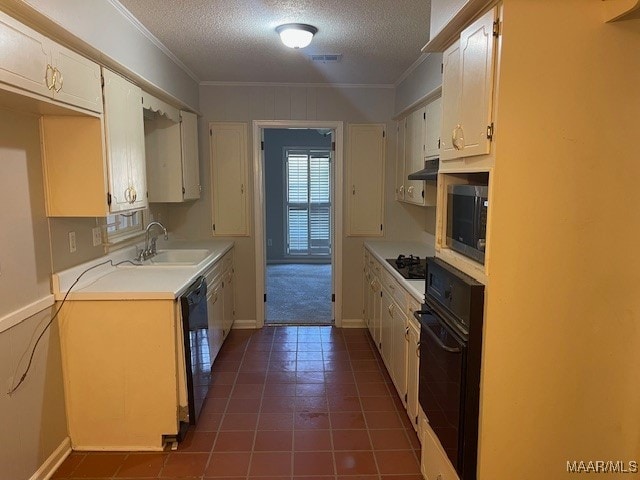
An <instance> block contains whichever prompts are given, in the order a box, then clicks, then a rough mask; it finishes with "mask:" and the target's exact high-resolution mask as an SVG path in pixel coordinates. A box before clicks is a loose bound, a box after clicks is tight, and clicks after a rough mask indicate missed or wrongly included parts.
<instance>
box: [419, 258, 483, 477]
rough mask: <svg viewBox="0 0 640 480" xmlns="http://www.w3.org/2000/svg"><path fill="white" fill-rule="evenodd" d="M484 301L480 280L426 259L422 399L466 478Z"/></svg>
mask: <svg viewBox="0 0 640 480" xmlns="http://www.w3.org/2000/svg"><path fill="white" fill-rule="evenodd" d="M483 305H484V286H483V285H482V284H480V283H478V282H476V281H475V280H473V279H472V278H471V277H469V276H467V275H465V274H464V273H463V272H460V271H459V270H457V269H455V268H454V267H452V266H450V265H448V264H447V263H445V262H443V261H441V260H440V259H437V258H429V259H428V261H427V279H426V293H425V304H424V305H423V306H422V309H421V310H420V311H419V312H415V316H416V318H417V319H418V320H419V321H420V367H419V390H418V399H419V402H420V406H421V407H422V409H423V410H424V413H425V414H426V416H427V419H428V421H429V425H430V426H431V428H432V429H433V431H434V433H435V434H436V435H437V437H438V439H439V440H440V443H441V444H442V447H443V448H444V450H445V452H446V454H447V456H448V457H449V459H450V460H451V463H452V464H453V466H454V467H455V469H456V471H457V472H458V475H459V476H460V478H461V479H462V480H468V479H469V480H470V479H475V476H476V464H477V458H476V457H477V445H478V408H479V394H480V360H481V353H482V315H483Z"/></svg>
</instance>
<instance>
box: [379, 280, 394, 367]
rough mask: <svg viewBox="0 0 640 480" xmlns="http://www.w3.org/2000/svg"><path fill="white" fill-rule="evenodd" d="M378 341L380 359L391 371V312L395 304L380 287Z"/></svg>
mask: <svg viewBox="0 0 640 480" xmlns="http://www.w3.org/2000/svg"><path fill="white" fill-rule="evenodd" d="M380 307H381V308H380V310H381V313H380V343H381V344H382V348H381V354H382V360H383V361H384V364H385V365H386V367H387V370H388V371H389V373H391V372H393V323H394V320H393V314H394V309H395V304H394V303H393V297H391V295H389V293H387V291H386V290H384V289H382V301H381V304H380Z"/></svg>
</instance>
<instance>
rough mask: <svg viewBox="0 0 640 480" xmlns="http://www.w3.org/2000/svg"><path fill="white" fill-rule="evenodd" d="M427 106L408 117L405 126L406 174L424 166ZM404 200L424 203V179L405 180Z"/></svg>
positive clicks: (418, 203)
mask: <svg viewBox="0 0 640 480" xmlns="http://www.w3.org/2000/svg"><path fill="white" fill-rule="evenodd" d="M425 111H426V110H425V107H422V108H419V109H417V110H414V111H413V112H412V113H411V114H409V116H408V117H407V119H406V120H407V124H406V127H405V136H406V137H405V145H406V148H405V162H404V168H405V176H406V175H409V174H410V173H413V172H417V171H418V170H422V169H423V168H424V135H425V122H426V120H425V115H426V114H425ZM404 182H405V183H404V200H405V202H409V203H413V204H416V205H424V181H423V180H409V179H407V178H405V180H404Z"/></svg>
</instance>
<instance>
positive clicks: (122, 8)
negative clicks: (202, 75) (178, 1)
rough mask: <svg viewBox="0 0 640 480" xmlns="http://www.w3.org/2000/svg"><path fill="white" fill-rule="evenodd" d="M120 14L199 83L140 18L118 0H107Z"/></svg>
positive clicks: (196, 77)
mask: <svg viewBox="0 0 640 480" xmlns="http://www.w3.org/2000/svg"><path fill="white" fill-rule="evenodd" d="M107 1H108V2H109V3H110V4H111V5H112V6H113V7H114V8H115V9H116V10H118V12H120V14H121V15H122V16H123V17H125V18H126V19H127V20H128V21H129V23H131V25H133V26H134V27H135V28H136V29H137V30H138V31H139V32H140V33H142V35H144V36H145V37H146V38H147V39H148V40H149V41H150V42H151V43H153V44H154V45H155V46H156V47H158V48H159V49H160V50H161V51H162V53H164V54H165V55H166V56H167V57H169V58H170V59H171V61H172V62H173V63H175V64H176V65H177V66H178V67H180V69H182V70H183V71H184V73H186V74H187V75H189V76H190V77H191V78H192V79H193V80H194V81H195V82H196V83H200V79H199V78H198V76H197V75H196V74H195V73H193V72H192V71H191V70H190V69H189V67H187V66H186V65H185V64H184V63H182V61H181V60H180V59H179V58H178V57H176V56H175V55H174V53H173V52H172V51H171V50H169V49H168V48H167V47H166V46H165V44H164V43H162V42H161V41H160V40H159V39H158V37H156V36H155V35H154V34H153V33H151V32H150V31H149V30H148V29H147V27H145V26H144V25H143V24H142V23H140V20H138V19H137V18H136V17H134V16H133V14H132V13H131V12H130V11H129V10H127V9H126V8H125V6H124V5H122V4H121V3H120V2H118V0H107Z"/></svg>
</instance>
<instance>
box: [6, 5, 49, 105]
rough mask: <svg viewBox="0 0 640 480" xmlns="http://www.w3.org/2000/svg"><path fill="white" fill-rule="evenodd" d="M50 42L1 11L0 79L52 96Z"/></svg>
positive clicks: (27, 89)
mask: <svg viewBox="0 0 640 480" xmlns="http://www.w3.org/2000/svg"><path fill="white" fill-rule="evenodd" d="M51 45H52V42H51V41H50V40H49V39H48V38H46V37H44V36H43V35H40V34H39V33H37V32H35V31H34V30H31V29H30V28H28V27H26V26H25V25H23V24H21V23H20V22H18V21H17V20H15V19H13V18H11V17H10V16H8V15H6V14H5V13H3V12H0V82H3V83H6V84H9V85H13V86H15V87H18V88H21V89H23V90H26V91H29V92H33V93H37V94H39V95H43V96H46V97H51V96H52V95H53V91H52V88H53V65H51V64H52V58H51ZM47 84H48V85H49V87H50V88H48V87H47Z"/></svg>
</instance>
